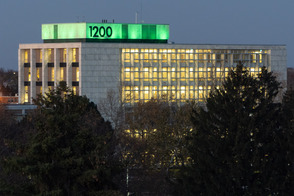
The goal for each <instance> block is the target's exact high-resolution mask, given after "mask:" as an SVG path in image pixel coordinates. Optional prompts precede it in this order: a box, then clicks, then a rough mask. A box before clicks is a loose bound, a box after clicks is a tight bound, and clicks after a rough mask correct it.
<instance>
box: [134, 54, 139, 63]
mask: <svg viewBox="0 0 294 196" xmlns="http://www.w3.org/2000/svg"><path fill="white" fill-rule="evenodd" d="M134 62H135V63H138V62H139V53H135V54H134Z"/></svg>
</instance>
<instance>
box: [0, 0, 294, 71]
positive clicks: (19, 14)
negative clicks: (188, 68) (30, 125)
mask: <svg viewBox="0 0 294 196" xmlns="http://www.w3.org/2000/svg"><path fill="white" fill-rule="evenodd" d="M141 5H142V6H141ZM141 7H142V9H141ZM141 10H142V12H141ZM293 10H294V1H293V0H246V1H238V0H223V1H220V0H181V1H180V0H0V24H1V26H0V59H1V61H0V67H2V68H8V69H15V70H17V67H18V65H17V63H18V61H17V53H18V52H17V49H18V44H19V43H41V42H42V40H41V24H44V23H65V22H67V23H70V22H82V21H86V22H101V20H102V19H107V20H109V21H112V19H114V20H115V22H117V23H134V22H135V15H136V14H135V13H136V11H137V12H139V20H140V21H141V17H142V20H143V21H144V23H159V24H170V39H169V41H173V42H175V43H193V44H286V45H287V49H288V67H294V55H293V53H294V23H293V19H294V11H293ZM140 13H142V14H141V15H140Z"/></svg>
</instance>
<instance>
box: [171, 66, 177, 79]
mask: <svg viewBox="0 0 294 196" xmlns="http://www.w3.org/2000/svg"><path fill="white" fill-rule="evenodd" d="M171 71H172V72H171V77H172V80H173V81H174V80H175V78H176V68H174V67H173V68H172V69H171Z"/></svg>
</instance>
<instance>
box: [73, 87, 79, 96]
mask: <svg viewBox="0 0 294 196" xmlns="http://www.w3.org/2000/svg"><path fill="white" fill-rule="evenodd" d="M72 91H73V94H74V95H77V94H78V87H77V86H73V87H72Z"/></svg>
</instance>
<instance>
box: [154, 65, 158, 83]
mask: <svg viewBox="0 0 294 196" xmlns="http://www.w3.org/2000/svg"><path fill="white" fill-rule="evenodd" d="M157 77H158V72H157V68H156V67H154V68H153V80H154V81H157Z"/></svg>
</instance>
